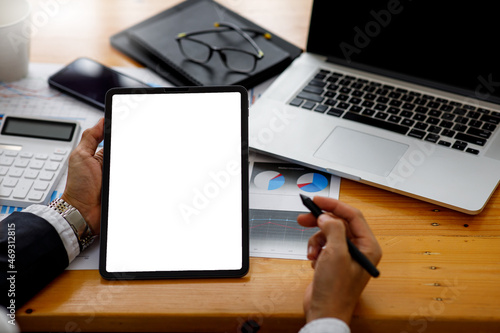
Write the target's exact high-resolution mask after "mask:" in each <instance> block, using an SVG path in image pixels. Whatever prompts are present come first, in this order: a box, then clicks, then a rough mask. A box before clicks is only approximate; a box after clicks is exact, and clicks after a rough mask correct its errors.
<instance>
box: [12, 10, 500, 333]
mask: <svg viewBox="0 0 500 333" xmlns="http://www.w3.org/2000/svg"><path fill="white" fill-rule="evenodd" d="M178 2H179V1H174V0H170V1H167V0H106V1H99V0H71V1H62V0H50V1H49V0H43V1H35V0H33V5H34V13H38V14H37V15H38V16H35V17H37V18H38V20H39V21H38V23H37V24H36V27H37V29H35V31H34V33H33V41H32V52H31V54H32V55H31V60H32V61H34V62H56V63H69V62H70V61H72V60H73V59H75V58H76V57H78V56H89V57H92V58H95V59H97V60H99V61H101V62H103V63H104V64H106V65H109V66H136V65H137V64H135V63H134V62H132V61H131V60H129V59H128V58H126V57H125V56H123V55H122V54H120V53H119V52H117V51H115V50H113V49H112V48H111V46H110V45H109V36H111V35H112V34H114V33H116V32H118V31H121V30H122V29H124V28H126V27H129V26H131V25H133V24H135V23H137V22H139V21H142V20H143V19H145V18H147V17H150V16H152V15H154V14H155V13H157V12H159V11H161V10H163V9H166V8H168V7H170V6H172V5H174V4H176V3H178ZM221 3H223V4H224V5H226V6H227V7H229V8H231V9H233V10H235V11H236V12H239V13H242V14H244V15H245V16H247V17H248V18H250V19H252V20H254V21H256V22H258V23H260V24H261V25H263V26H264V27H267V28H268V29H269V30H270V31H272V32H274V33H276V34H278V35H280V36H282V37H284V38H286V39H287V40H289V41H290V42H292V43H294V44H296V45H298V46H300V47H303V48H304V47H305V45H306V38H307V27H308V23H309V13H310V7H311V0H271V1H270V0H252V1H244V0H224V1H222V0H221ZM42 4H46V5H45V9H44V7H43V6H42ZM47 4H51V6H48V5H47ZM43 13H45V15H44V14H43ZM44 17H46V18H47V19H46V20H43V18H44ZM340 198H341V200H343V201H345V202H347V203H349V204H351V205H354V206H356V207H358V208H360V209H361V210H362V211H363V212H364V214H365V216H366V217H367V219H368V221H369V223H370V225H371V227H372V228H373V230H374V232H375V234H376V235H377V237H378V239H379V241H380V243H381V245H382V247H383V251H384V256H383V258H382V262H381V263H380V266H379V268H380V271H381V277H380V278H378V279H372V280H371V282H370V283H369V284H368V286H367V288H366V290H365V292H364V293H363V295H362V297H361V300H360V302H359V305H358V307H357V308H356V311H355V315H354V319H353V322H352V330H353V332H385V333H387V332H397V333H402V332H407V333H413V332H418V333H422V332H425V333H431V332H471V331H474V332H498V331H500V301H499V299H500V192H499V191H497V192H496V193H495V194H494V195H493V197H492V199H491V201H490V203H489V204H488V206H487V207H486V209H485V210H484V212H483V213H481V214H480V215H478V216H473V217H472V216H467V215H464V214H461V213H457V212H453V211H450V210H448V209H442V208H440V207H436V206H434V205H431V204H427V203H424V202H421V201H418V200H414V199H410V198H406V197H403V196H400V195H397V194H393V193H390V192H387V191H383V190H379V189H375V188H372V187H369V186H365V185H361V184H358V183H354V182H351V181H348V180H342V185H341V193H340ZM311 277H312V270H311V268H310V265H309V263H308V262H307V261H296V260H278V259H262V258H252V259H251V269H250V273H249V274H248V275H247V276H246V277H245V278H243V279H236V280H223V279H221V280H192V281H185V280H182V281H133V282H109V281H105V280H103V279H102V278H101V277H100V276H99V273H98V272H97V271H67V272H65V273H64V274H62V275H61V276H60V277H59V278H58V279H56V280H55V281H54V282H53V283H51V284H50V285H49V286H48V287H47V288H45V289H44V290H43V291H42V292H40V293H39V294H38V295H37V296H35V297H34V298H33V299H32V300H31V301H30V302H29V303H28V304H26V305H25V306H24V307H23V308H21V309H20V310H19V311H18V316H17V319H18V321H19V323H20V325H21V327H23V329H24V330H25V331H65V332H80V331H115V332H129V331H130V332H133V331H148V332H159V331H178V332H181V331H182V332H185V331H207V332H208V331H224V332H238V328H239V327H240V326H241V324H242V323H243V322H245V321H246V320H248V319H253V320H255V321H256V322H257V323H259V324H260V325H261V327H262V329H261V331H260V332H279V331H282V332H296V331H298V330H299V328H300V327H301V326H302V325H303V324H304V318H303V313H302V297H303V294H304V290H305V288H306V286H307V284H308V283H309V282H310V280H311Z"/></svg>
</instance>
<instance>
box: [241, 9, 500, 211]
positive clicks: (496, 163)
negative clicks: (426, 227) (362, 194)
mask: <svg viewBox="0 0 500 333" xmlns="http://www.w3.org/2000/svg"><path fill="white" fill-rule="evenodd" d="M346 3H349V5H345V4H342V5H341V4H340V3H339V2H332V1H328V0H320V1H315V2H314V5H313V12H312V18H311V27H310V29H311V30H310V34H309V40H308V51H310V49H313V51H315V50H316V49H317V48H318V47H317V46H315V45H313V44H314V43H318V40H319V39H320V38H319V37H317V36H318V35H319V34H318V29H323V30H325V29H326V28H325V27H324V26H321V25H320V26H319V27H318V24H317V23H316V22H317V20H320V19H321V18H322V16H324V13H325V12H326V11H327V10H332V11H334V12H335V8H336V9H338V10H340V9H341V8H340V7H342V6H348V7H349V6H351V8H342V11H340V12H339V13H342V14H343V15H341V16H342V17H348V16H349V15H350V14H349V10H351V11H353V12H354V10H356V11H357V12H358V13H359V15H358V14H356V15H352V16H353V17H356V19H357V21H356V22H354V23H349V22H348V21H347V20H348V18H346V19H345V22H342V25H341V26H337V27H336V26H335V25H334V24H332V25H333V27H332V29H333V30H331V31H324V34H323V36H322V39H323V40H329V37H327V35H326V34H332V33H333V31H335V29H337V31H339V29H344V30H345V31H347V36H349V33H350V36H352V37H342V38H343V39H341V40H340V41H336V42H332V44H334V45H340V44H341V43H344V44H342V45H343V47H342V48H341V49H342V52H343V53H344V59H340V60H339V59H338V58H335V57H330V56H327V55H326V54H323V55H320V54H318V53H313V52H306V53H303V54H302V55H301V56H300V57H299V58H297V59H296V60H295V61H294V62H293V63H292V65H290V67H289V68H287V69H286V70H285V72H283V73H282V74H281V75H280V76H279V77H278V78H277V79H276V80H275V81H274V83H273V84H272V85H271V86H270V88H269V89H268V90H266V92H265V93H264V94H263V95H262V96H261V98H260V99H259V100H258V101H257V102H256V103H255V104H254V105H253V106H252V107H251V110H250V128H249V136H250V148H251V149H253V150H255V151H258V152H262V153H265V154H268V155H272V156H275V157H280V158H282V159H285V160H288V161H292V162H296V163H299V164H303V165H306V166H309V167H312V168H316V169H318V170H322V171H327V172H329V173H332V174H335V175H338V176H341V177H343V178H347V179H352V180H355V181H359V182H361V183H365V184H369V185H373V186H376V187H379V188H384V189H387V190H389V191H393V192H397V193H401V194H404V195H407V196H410V197H414V198H418V199H421V200H424V201H428V202H432V203H434V204H437V205H441V206H444V207H448V208H451V209H454V210H458V211H461V212H464V213H468V214H478V213H479V212H481V211H482V210H483V208H484V207H485V205H486V203H487V201H488V199H489V198H490V196H491V195H492V193H493V192H494V190H495V188H496V187H497V185H498V183H499V181H500V134H499V133H500V130H498V127H500V125H498V126H496V124H495V123H497V121H498V119H500V107H499V105H498V104H497V103H498V101H499V100H500V98H498V96H500V92H499V91H496V90H500V84H498V83H497V81H500V71H499V70H498V69H499V67H498V65H496V67H491V69H490V71H489V72H484V70H483V74H480V75H478V76H476V78H477V80H476V81H474V82H472V85H473V87H475V89H474V90H470V91H467V89H465V88H464V87H463V86H460V87H458V88H457V87H451V88H448V87H447V85H446V84H445V82H437V80H436V79H435V78H433V79H432V80H427V79H426V78H423V77H418V78H414V77H413V76H410V75H408V73H400V72H395V71H394V70H393V68H389V69H388V68H383V69H381V70H380V69H378V68H375V67H374V66H372V65H373V64H370V65H366V64H364V63H362V61H363V60H364V59H362V58H360V60H359V61H358V60H357V59H355V57H356V56H358V55H361V57H363V56H365V58H366V57H367V58H368V59H369V60H371V59H373V57H370V53H371V52H376V51H377V47H378V45H377V38H380V39H382V38H386V37H383V35H384V33H387V34H390V33H392V31H394V30H395V29H399V28H398V26H397V24H401V23H404V22H407V21H409V20H411V16H412V15H413V14H415V15H417V14H418V15H419V19H420V20H421V21H422V22H427V20H426V19H427V17H422V16H423V15H427V14H426V13H427V12H429V10H432V9H431V8H432V6H431V5H430V4H431V3H430V2H429V3H428V4H427V5H426V6H427V7H428V8H425V6H424V5H421V4H419V6H423V7H419V8H413V7H411V5H413V4H414V2H412V3H411V4H410V3H404V5H403V4H401V3H399V7H395V6H394V2H393V1H389V2H387V1H378V2H374V1H369V2H363V1H353V2H351V1H349V2H346ZM391 4H392V5H391ZM434 4H435V3H434ZM450 4H453V3H452V2H447V5H450ZM455 5H457V4H456V3H455ZM482 5H483V4H482ZM391 6H392V7H391ZM443 6H444V5H443ZM434 7H436V6H434ZM469 7H473V5H471V4H467V8H466V9H465V7H464V9H463V10H462V9H460V8H458V9H456V13H457V15H464V13H467V11H470V10H472V8H469ZM478 7H479V6H478ZM483 7H484V6H483ZM441 10H447V9H441ZM405 11H406V12H405ZM436 11H437V12H438V13H433V14H432V15H435V16H437V15H438V14H442V13H439V9H437V10H436ZM405 13H406V16H404V15H405ZM453 13H455V12H453V11H452V13H451V14H450V15H449V16H448V17H451V16H452V15H453ZM362 14H363V15H364V16H363V15H362ZM339 15H340V14H339ZM432 15H431V14H430V16H432ZM337 17H338V15H337ZM445 18H446V16H445ZM428 19H429V20H431V19H432V17H430V18H428ZM484 19H487V18H484ZM329 22H331V21H329ZM339 24H340V23H339ZM446 26H447V25H446ZM377 27H378V28H377ZM377 29H378V30H377ZM390 29H392V30H390ZM429 29H430V28H429ZM433 29H436V27H433ZM320 31H321V30H320ZM495 31H496V30H495ZM396 32H397V30H396ZM313 34H314V36H312V35H313ZM363 37H366V38H365V39H363ZM409 38H416V37H415V36H413V37H411V36H410V37H409ZM368 39H369V43H368V44H367V43H366V41H367V40H368ZM424 40H425V39H424ZM484 40H487V38H486V37H485V38H484ZM349 42H350V44H349ZM362 42H365V44H363V43H362ZM381 43H388V41H387V40H383V41H382V42H381ZM363 45H365V48H366V49H363V48H361V46H363ZM386 45H390V44H386ZM319 48H320V49H321V46H319ZM383 50H384V52H388V51H389V50H388V47H387V46H385V47H384V48H383ZM363 52H365V53H367V54H363ZM388 57H389V58H390V56H384V55H383V56H382V57H381V59H385V60H387V58H388ZM347 58H349V59H347ZM493 58H494V57H493V56H492V57H490V58H488V59H484V61H486V62H487V61H488V60H489V59H493ZM353 59H354V60H353ZM419 59H421V58H419ZM419 59H416V58H408V57H407V58H405V57H401V63H403V64H404V66H409V67H413V66H411V62H413V63H415V62H416V61H417V62H418V61H420V62H423V63H425V61H426V60H425V59H421V60H419ZM431 59H432V58H431ZM496 59H498V58H496ZM347 60H348V61H347ZM410 60H411V61H410ZM454 61H458V62H459V63H460V60H459V59H455V58H450V62H454ZM394 62H395V61H391V60H390V59H389V61H388V63H389V65H393V64H394ZM396 62H397V61H396ZM477 63H478V62H477V60H476V62H473V63H470V64H467V63H465V62H463V63H460V65H459V66H457V70H459V69H460V68H461V67H466V66H475V65H476V64H477ZM385 65H387V63H386V64H385ZM396 65H397V64H396ZM437 65H439V66H441V67H443V61H442V60H441V62H440V63H439V61H437V64H431V66H437ZM404 66H403V67H404ZM485 66H486V64H485ZM396 67H397V66H396ZM486 68H489V67H487V66H486ZM417 70H418V69H417ZM429 72H430V73H432V74H435V71H429ZM334 75H337V76H339V77H341V78H344V79H345V78H346V77H347V78H348V82H349V84H350V86H349V87H351V86H354V85H355V82H361V83H363V84H364V86H365V87H366V86H367V85H368V84H371V85H375V86H377V87H379V88H383V87H384V86H385V87H390V89H392V90H391V91H393V93H392V95H391V96H396V95H397V94H398V93H397V92H400V93H401V94H406V95H410V93H411V94H412V95H414V96H417V97H419V99H418V100H419V101H420V100H421V99H422V98H420V97H422V96H426V98H428V99H429V100H430V99H432V100H434V101H439V102H443V101H445V102H446V103H451V105H452V107H450V108H451V109H453V110H454V112H456V114H454V115H453V117H455V118H456V119H455V120H458V119H460V121H462V122H466V120H463V119H462V118H458V117H462V116H465V115H463V114H462V115H461V114H460V112H461V111H463V113H469V111H471V112H474V114H477V116H476V120H477V121H475V123H474V124H475V125H476V126H480V127H479V129H473V130H470V131H472V132H471V133H474V135H477V138H478V140H477V142H476V140H474V139H475V137H474V136H472V135H469V134H468V133H469V132H467V131H468V130H467V128H469V127H472V126H469V127H467V126H468V123H466V124H465V125H464V126H462V125H461V124H460V123H459V124H455V123H454V124H453V127H451V128H448V132H449V131H453V130H454V129H455V128H459V129H460V128H461V127H463V131H464V133H465V134H460V135H461V136H460V137H459V136H458V134H454V135H453V136H445V135H443V133H447V134H448V132H444V131H445V130H446V129H439V128H436V129H435V131H436V132H437V134H432V133H431V134H427V133H426V134H425V135H422V136H421V137H420V138H416V137H414V136H413V135H409V134H408V133H406V134H402V133H398V132H397V131H393V130H387V129H386V128H384V126H385V125H382V126H378V125H377V126H373V125H372V122H375V123H376V124H382V123H381V121H382V120H380V119H379V120H372V118H374V117H375V116H377V114H378V113H379V112H378V111H377V110H376V109H375V106H376V105H377V104H378V103H377V101H376V100H375V101H374V104H373V106H370V107H361V105H362V104H363V100H364V99H363V96H360V98H359V99H355V98H353V95H352V93H353V91H354V90H355V89H351V91H349V90H350V88H346V89H347V90H344V93H340V92H339V91H335V92H334V93H335V95H336V96H339V95H345V96H343V97H344V100H343V101H344V102H349V100H356V102H357V103H356V105H358V106H360V107H358V108H357V112H358V114H355V112H351V110H350V108H353V109H354V107H353V104H349V103H347V104H345V105H344V104H335V105H334V104H333V102H332V103H331V105H330V106H327V111H325V112H319V111H317V110H315V109H316V108H317V107H318V105H319V104H322V102H318V101H319V99H318V100H316V99H313V100H309V99H308V98H303V99H302V101H301V99H300V98H298V97H297V96H298V94H300V93H301V92H303V91H304V90H303V89H304V88H305V87H311V82H312V81H314V82H312V83H313V85H314V84H316V83H318V82H317V81H325V80H327V79H328V78H331V77H332V76H334ZM443 75H445V74H443ZM471 75H472V74H471ZM481 75H482V76H481ZM447 79H450V77H449V76H448V77H447ZM349 80H350V81H349ZM465 81H467V80H465ZM469 81H470V80H469ZM351 82H352V83H351ZM421 83H425V85H424V84H421ZM328 84H329V82H327V81H325V86H324V87H323V89H324V92H323V93H321V94H320V99H323V101H326V100H328V99H330V98H328V97H326V96H325V94H326V92H327V91H328V89H327V87H328ZM481 84H482V85H481ZM319 85H321V84H319ZM358 86H360V87H361V86H362V84H359V85H358ZM455 88H456V89H455ZM363 93H364V94H368V93H365V92H363ZM307 96H309V95H307V94H306V97H307ZM346 96H347V97H346ZM365 96H368V95H365ZM475 97H485V98H482V99H479V98H475ZM377 98H380V97H377ZM333 99H334V100H335V98H333ZM386 99H388V100H389V101H391V102H392V100H395V98H393V99H391V98H386ZM298 100H299V101H300V103H301V104H300V105H296V104H297V101H298ZM343 101H335V103H341V102H343ZM306 102H309V103H308V104H307V107H305V106H306V104H305V103H306ZM291 103H292V104H293V105H291ZM393 103H396V102H393ZM398 103H399V102H398ZM403 103H404V102H403ZM410 104H411V103H410ZM442 104H444V103H439V105H442ZM338 105H341V106H343V107H344V108H347V109H342V108H337V106H338ZM368 105H369V104H368ZM422 105H423V108H425V109H431V108H430V107H426V105H424V104H422ZM402 107H403V105H400V106H399V109H401V110H403V108H402ZM415 107H418V105H415ZM441 108H442V109H443V110H446V108H445V107H443V106H442V107H441ZM339 109H340V111H344V113H343V114H342V115H339V114H335V112H333V113H332V111H335V110H336V111H339ZM366 109H370V110H371V111H370V110H368V111H370V112H372V114H369V115H365V114H364V113H363V112H368V111H365V110H366ZM321 110H323V109H321ZM360 110H361V111H360ZM464 110H465V111H464ZM328 112H330V114H329V113H328ZM428 112H431V111H430V110H429V111H428ZM433 112H434V114H433V115H434V116H432V118H437V119H438V120H439V122H444V120H443V119H442V118H441V117H444V114H445V111H441V110H439V108H438V109H437V110H433ZM348 113H349V114H351V115H352V117H354V118H355V119H356V121H353V120H352V119H350V118H347V116H346V115H347V114H348ZM381 113H382V112H381ZM484 113H487V114H488V115H487V116H484V115H483V114H484ZM378 116H381V117H382V116H383V115H382V114H380V115H378ZM392 116H393V115H392ZM365 117H369V118H370V119H367V118H365ZM386 117H388V118H390V117H391V114H389V115H387V116H386ZM396 117H400V115H396ZM415 117H417V116H415ZM400 118H402V119H403V120H401V121H404V117H400ZM411 118H412V117H411ZM429 118H431V116H430V115H429V114H426V115H425V116H424V118H423V119H427V121H430V119H429ZM391 119H392V118H391ZM394 119H396V118H394ZM485 119H486V120H487V121H486V123H488V124H487V125H483V123H485V121H484V120H485ZM385 120H387V119H385ZM433 120H435V121H437V120H436V119H433ZM407 121H408V120H407ZM467 121H469V120H467ZM472 121H474V120H470V124H473V123H472ZM416 123H418V121H416V120H415V121H414V124H416ZM421 123H423V124H425V125H427V127H429V126H433V124H427V123H426V122H425V121H422V122H421ZM444 123H446V122H444ZM490 123H491V125H490ZM400 124H401V123H400ZM437 125H439V124H436V127H437ZM391 126H392V125H391ZM398 126H399V125H398ZM413 126H415V125H413ZM450 126H451V125H450ZM483 126H487V127H486V128H488V129H492V131H490V133H489V134H487V136H488V138H487V140H486V139H484V138H482V137H481V136H480V135H479V134H477V133H478V132H479V131H480V132H481V135H483V132H488V131H484V130H482V127H483ZM495 127H496V128H495ZM413 130H414V127H412V126H410V130H409V131H413ZM415 132H416V133H417V132H418V133H420V131H419V130H416V129H415ZM453 132H456V133H459V131H456V130H454V131H453ZM448 135H450V134H448ZM455 135H456V137H455ZM463 137H466V138H467V140H468V142H463V141H462V140H459V139H457V138H460V139H462V138H463ZM471 138H472V140H471ZM462 144H463V145H464V146H461V145H462Z"/></svg>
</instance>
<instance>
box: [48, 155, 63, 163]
mask: <svg viewBox="0 0 500 333" xmlns="http://www.w3.org/2000/svg"><path fill="white" fill-rule="evenodd" d="M50 160H51V161H54V162H62V161H63V160H64V157H62V156H56V155H52V156H51V157H50Z"/></svg>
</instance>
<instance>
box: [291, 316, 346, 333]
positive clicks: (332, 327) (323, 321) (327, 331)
mask: <svg viewBox="0 0 500 333" xmlns="http://www.w3.org/2000/svg"><path fill="white" fill-rule="evenodd" d="M350 332H351V329H350V328H349V326H347V324H346V323H345V322H343V321H342V320H340V319H337V318H319V319H315V320H313V321H310V322H309V323H307V324H306V325H305V326H304V327H302V329H301V330H300V331H299V333H350Z"/></svg>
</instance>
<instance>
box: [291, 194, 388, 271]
mask: <svg viewBox="0 0 500 333" xmlns="http://www.w3.org/2000/svg"><path fill="white" fill-rule="evenodd" d="M300 198H301V199H302V202H303V203H304V206H306V207H307V208H308V209H309V210H310V211H311V213H312V214H313V215H314V216H315V217H316V218H318V217H319V216H320V215H321V214H323V211H322V210H321V209H320V208H319V207H318V206H317V205H316V204H315V203H314V202H313V201H312V200H311V198H309V197H306V196H305V195H303V194H301V195H300ZM346 240H347V247H348V249H349V253H350V254H351V257H352V258H353V259H354V260H356V261H357V262H358V263H359V264H360V265H361V267H363V268H364V269H365V270H366V271H367V272H368V273H370V275H371V276H373V277H378V276H379V275H380V272H379V271H378V269H377V268H376V267H375V266H374V265H373V264H372V262H371V261H370V260H368V258H367V257H366V256H365V255H364V254H363V253H362V252H361V251H360V250H358V248H357V247H356V246H355V245H354V244H353V243H352V242H351V240H350V239H349V238H347V237H346Z"/></svg>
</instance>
